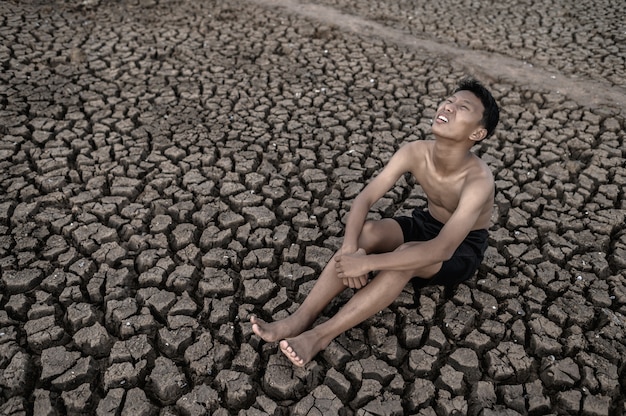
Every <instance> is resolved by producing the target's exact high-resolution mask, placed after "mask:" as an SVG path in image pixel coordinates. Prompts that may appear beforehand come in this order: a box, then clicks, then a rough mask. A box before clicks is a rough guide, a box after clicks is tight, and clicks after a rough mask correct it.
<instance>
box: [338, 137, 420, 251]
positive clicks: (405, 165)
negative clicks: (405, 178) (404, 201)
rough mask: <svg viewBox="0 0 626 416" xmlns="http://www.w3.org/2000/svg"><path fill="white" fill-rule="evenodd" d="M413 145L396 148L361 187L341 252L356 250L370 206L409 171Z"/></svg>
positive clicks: (351, 209)
mask: <svg viewBox="0 0 626 416" xmlns="http://www.w3.org/2000/svg"><path fill="white" fill-rule="evenodd" d="M413 145H414V144H413V143H412V144H407V145H405V146H402V147H401V148H400V149H398V151H397V152H396V153H395V154H394V155H393V157H392V158H391V159H390V160H389V162H388V163H387V165H386V166H385V168H384V169H383V170H382V171H381V172H380V173H379V174H378V175H377V176H376V177H375V178H374V179H373V180H372V181H371V182H370V183H369V184H368V185H367V186H366V187H365V188H363V190H362V191H361V192H360V193H359V195H357V197H356V198H355V199H354V201H353V202H352V206H351V208H350V213H349V214H348V219H347V221H346V229H345V234H344V242H343V245H342V252H343V253H354V252H356V251H357V249H358V248H359V247H358V241H359V236H360V235H361V230H362V228H363V224H364V223H365V219H366V218H367V214H368V212H369V210H370V208H371V207H372V205H374V204H375V203H376V201H378V200H379V199H380V198H382V197H383V196H384V195H385V193H387V191H389V190H390V189H391V188H392V187H393V186H394V185H395V184H396V182H397V181H398V179H399V178H400V176H402V175H403V174H404V173H406V172H408V171H410V168H411V163H413V164H414V163H415V157H414V156H412V155H414V151H413V150H412V149H411V148H412V146H413Z"/></svg>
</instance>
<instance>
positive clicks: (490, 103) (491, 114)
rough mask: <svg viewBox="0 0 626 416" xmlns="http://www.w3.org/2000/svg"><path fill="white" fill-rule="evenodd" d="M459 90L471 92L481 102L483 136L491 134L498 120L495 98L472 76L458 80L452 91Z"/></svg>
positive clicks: (498, 111) (498, 112)
mask: <svg viewBox="0 0 626 416" xmlns="http://www.w3.org/2000/svg"><path fill="white" fill-rule="evenodd" d="M459 91H469V92H471V93H473V94H474V95H475V96H476V97H478V99H480V101H481V102H482V104H483V107H484V108H485V110H484V111H483V118H482V120H481V124H482V125H483V127H485V130H487V135H486V136H485V138H487V137H489V136H491V135H492V134H493V132H494V130H495V129H496V126H497V125H498V121H499V120H500V109H499V108H498V104H497V103H496V100H495V99H494V98H493V96H492V95H491V92H489V90H488V89H487V88H485V87H484V86H483V84H481V83H480V82H479V81H477V80H475V79H473V78H464V79H463V80H461V82H459V85H458V86H457V88H456V89H455V90H454V93H457V92H459Z"/></svg>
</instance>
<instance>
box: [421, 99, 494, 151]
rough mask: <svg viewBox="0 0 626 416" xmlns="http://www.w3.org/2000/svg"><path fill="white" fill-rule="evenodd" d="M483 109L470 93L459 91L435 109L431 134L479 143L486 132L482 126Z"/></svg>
mask: <svg viewBox="0 0 626 416" xmlns="http://www.w3.org/2000/svg"><path fill="white" fill-rule="evenodd" d="M484 111H485V108H484V107H483V103H482V102H481V101H480V99H479V98H478V97H477V96H475V95H474V93H472V92H471V91H466V90H463V91H459V92H457V93H455V94H454V95H452V96H450V97H448V98H446V99H445V100H444V101H443V102H442V103H441V104H440V105H439V108H437V114H436V116H435V119H434V120H433V124H432V131H433V134H435V135H436V136H441V137H446V138H450V139H457V140H465V139H470V140H474V141H480V140H482V139H484V138H485V136H486V134H487V130H486V129H485V128H484V127H483V125H482V118H483V112H484Z"/></svg>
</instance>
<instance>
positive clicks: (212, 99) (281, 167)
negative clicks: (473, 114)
mask: <svg viewBox="0 0 626 416" xmlns="http://www.w3.org/2000/svg"><path fill="white" fill-rule="evenodd" d="M0 10H2V13H1V16H2V17H1V18H0V19H1V22H2V24H1V25H0V37H1V38H2V44H1V45H0V64H1V65H2V72H1V75H0V77H1V83H0V129H1V132H0V134H1V139H0V270H1V280H0V282H1V283H0V285H1V294H0V307H1V310H0V414H3V415H4V414H6V415H21V414H36V415H61V414H96V415H126V414H140V415H149V414H160V415H203V414H216V415H229V414H230V415H287V414H296V415H304V414H312V415H314V414H324V415H326V414H347V415H349V414H359V415H366V414H376V415H402V414H416V415H424V416H426V415H454V414H469V415H518V414H522V415H525V414H528V415H546V414H566V415H591V416H594V415H598V416H602V415H619V414H623V413H624V410H625V403H624V399H623V397H624V396H625V394H626V391H625V389H626V386H625V382H624V378H625V364H626V362H625V357H626V354H625V341H624V333H625V331H626V318H625V317H624V314H625V313H626V284H625V279H624V278H625V272H624V269H625V265H626V260H625V259H626V232H625V230H624V225H623V224H624V220H625V218H624V217H625V214H624V213H625V210H624V194H623V188H624V184H625V181H626V169H625V168H624V154H623V152H624V150H623V149H624V132H623V129H624V124H625V121H624V117H623V113H620V112H619V111H618V110H617V109H611V108H606V107H605V108H595V109H590V108H586V107H584V106H583V105H582V104H581V103H578V102H575V101H573V100H571V99H568V98H567V97H565V96H563V95H561V94H559V93H558V92H555V91H547V90H542V89H540V88H536V89H526V88H521V87H519V86H516V85H511V84H507V83H503V82H501V81H500V82H499V81H497V80H495V79H491V80H488V81H489V82H488V84H489V85H490V86H491V87H492V89H493V91H494V93H495V95H496V98H497V99H498V101H499V102H500V104H501V106H502V117H501V120H502V121H501V125H500V128H499V131H498V132H497V134H496V136H495V137H493V138H491V139H490V140H488V141H486V142H484V143H482V144H481V145H480V146H479V147H477V148H476V152H477V153H478V154H480V155H481V156H482V157H483V158H484V159H485V160H486V161H487V162H488V164H489V165H490V167H491V168H492V170H493V172H494V175H495V177H496V181H497V183H496V185H497V199H496V213H495V215H494V218H493V226H492V227H491V237H490V243H491V244H490V248H489V250H488V252H487V256H486V259H485V261H484V264H483V265H482V267H481V268H480V270H479V272H478V273H477V276H476V277H475V278H474V279H472V280H471V281H469V282H467V283H466V284H462V285H460V286H459V287H458V288H457V290H456V292H455V293H454V294H452V295H451V296H446V295H445V293H444V291H443V289H442V288H439V287H433V288H428V289H425V290H423V291H422V292H420V293H413V292H412V289H410V288H407V290H406V291H405V292H404V293H403V294H402V296H400V297H399V298H398V299H397V301H395V302H394V303H393V304H392V305H391V306H390V307H389V308H387V309H385V310H384V311H382V312H381V313H379V314H377V315H376V316H374V317H373V318H371V319H369V320H367V321H366V322H364V323H363V324H361V325H359V326H358V327H356V328H355V329H353V330H350V331H348V332H347V333H346V334H344V335H342V336H340V337H339V338H337V339H336V340H335V341H334V342H333V343H332V344H331V345H330V347H329V348H328V349H327V350H326V351H324V352H323V353H321V354H320V355H319V356H318V357H317V358H316V359H315V360H314V361H313V362H312V363H311V364H310V365H308V366H307V367H305V368H304V369H294V368H292V366H291V365H290V364H289V363H288V361H287V360H286V359H285V358H284V357H283V356H282V354H277V353H276V346H275V345H272V344H266V343H263V342H261V341H260V340H259V339H258V338H257V337H256V336H254V335H253V334H252V332H251V329H250V325H249V323H248V321H247V319H248V317H249V315H250V314H251V313H255V314H258V315H260V316H262V317H264V318H266V319H278V318H281V317H284V316H286V315H287V314H288V313H290V312H292V311H293V310H295V308H297V306H298V304H299V303H300V302H301V301H302V299H303V298H304V296H305V295H306V293H307V292H308V291H309V289H310V288H311V286H312V284H313V282H314V279H315V277H316V275H317V274H318V273H319V271H320V269H321V268H322V267H323V265H324V264H325V263H326V261H328V259H329V258H330V257H331V254H332V253H333V251H334V250H335V249H337V248H338V247H339V245H340V242H341V233H342V229H343V223H342V221H343V220H344V219H345V215H346V213H347V211H348V209H349V207H350V201H351V200H352V199H353V198H354V196H355V195H356V194H357V193H358V192H359V190H360V189H362V187H363V186H364V184H365V183H366V182H367V181H368V180H369V179H370V178H371V177H372V176H373V175H375V174H376V173H377V172H378V171H379V170H380V168H381V167H382V166H383V164H384V163H386V161H387V160H388V159H389V157H390V156H391V154H392V153H393V152H394V151H395V150H396V149H397V148H398V147H399V146H400V145H402V144H403V143H405V142H408V141H412V140H422V139H424V138H426V137H427V133H428V131H429V124H430V118H431V117H432V115H433V113H434V108H435V106H436V104H437V102H438V100H439V99H441V98H442V97H443V96H445V95H446V94H448V93H449V92H450V91H451V89H452V88H453V87H454V86H455V84H456V82H457V80H458V79H459V78H461V77H462V76H463V75H465V74H466V72H467V71H466V70H464V69H462V68H458V67H457V66H455V65H453V64H452V63H451V62H449V61H446V60H445V59H443V60H442V59H439V58H437V59H435V58H433V57H429V56H425V55H424V54H422V53H420V52H419V51H417V50H410V49H408V48H401V47H397V46H395V45H394V44H393V43H386V42H385V41H383V40H381V39H375V38H368V37H360V36H357V35H355V34H353V33H350V32H344V31H342V30H341V28H339V27H334V26H324V25H321V24H319V23H317V22H314V21H311V20H307V19H305V18H302V17H297V16H295V15H290V14H286V13H280V11H277V10H273V9H271V8H264V7H259V6H257V5H254V4H248V3H242V2H235V3H234V4H231V5H228V6H226V5H224V4H223V2H217V1H206V2H191V1H189V2H188V1H172V2H168V1H162V2H139V3H121V4H120V3H118V2H101V4H96V3H95V2H91V1H89V2H88V1H85V2H82V3H77V2H68V3H53V4H52V5H44V4H43V3H41V2H25V3H24V2H22V3H21V4H18V3H16V2H2V3H0ZM469 71H470V72H471V68H470V69H469ZM412 185H413V184H412V183H411V182H410V179H408V178H404V179H403V180H401V182H400V183H399V184H398V186H396V187H394V188H393V189H392V190H391V191H390V192H389V193H388V194H387V195H386V196H385V198H384V199H383V200H382V201H381V202H380V203H378V204H377V205H376V206H375V207H374V209H373V210H372V213H371V217H372V218H378V217H380V216H389V215H393V214H394V213H401V212H407V211H409V210H410V209H412V208H413V207H419V206H423V205H424V204H425V200H424V198H423V195H422V194H421V193H420V191H419V188H417V187H414V186H412ZM348 296H349V294H348V293H346V294H345V296H343V298H342V299H339V300H338V301H337V302H335V303H333V304H331V305H329V307H328V308H327V310H326V311H325V312H324V314H323V316H322V318H321V319H324V318H327V317H328V316H331V315H332V314H333V313H334V312H335V311H336V310H337V309H338V308H339V307H340V306H341V304H342V302H343V301H345V299H347V297H348Z"/></svg>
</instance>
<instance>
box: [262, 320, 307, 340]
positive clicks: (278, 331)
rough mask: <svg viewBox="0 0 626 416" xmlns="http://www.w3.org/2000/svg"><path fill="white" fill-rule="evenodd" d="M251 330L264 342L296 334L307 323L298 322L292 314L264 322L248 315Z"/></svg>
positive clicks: (304, 327)
mask: <svg viewBox="0 0 626 416" xmlns="http://www.w3.org/2000/svg"><path fill="white" fill-rule="evenodd" d="M250 323H251V324H252V332H254V333H255V334H256V335H258V336H259V337H261V339H263V340H264V341H266V342H276V341H279V340H281V339H285V338H288V337H295V336H298V335H300V334H301V333H302V331H304V330H305V329H306V327H307V326H308V324H306V323H302V322H299V321H298V320H297V319H296V318H294V317H293V315H291V316H289V317H288V318H285V319H281V320H280V321H276V322H265V321H264V320H263V319H261V318H258V317H256V316H254V315H252V316H251V317H250Z"/></svg>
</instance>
